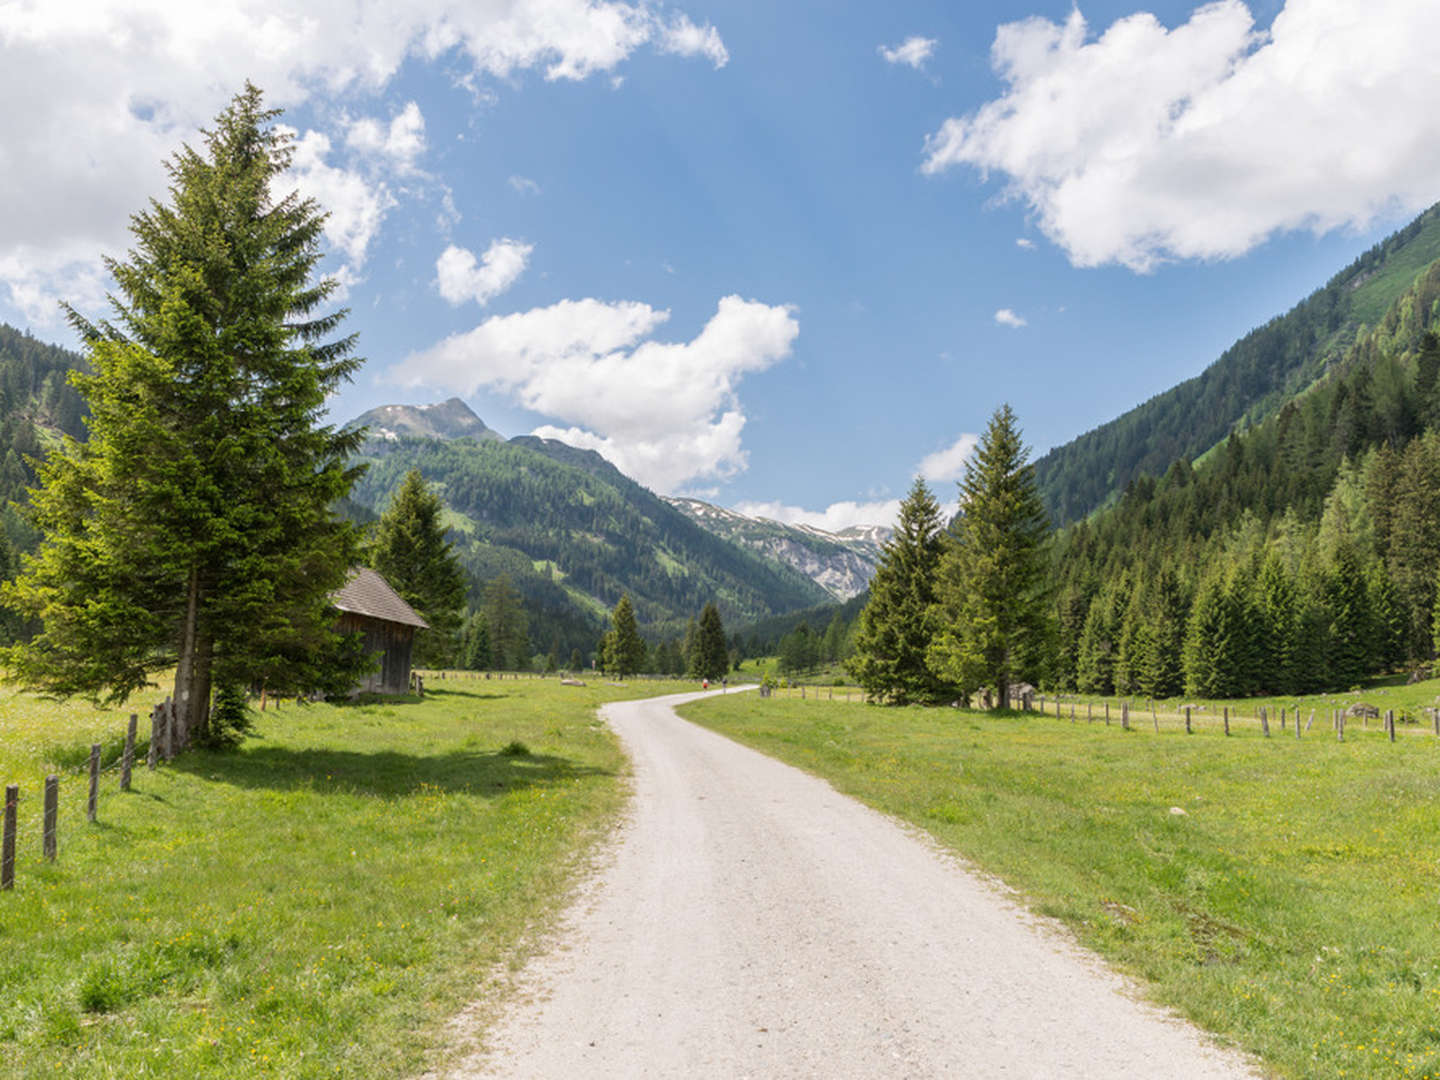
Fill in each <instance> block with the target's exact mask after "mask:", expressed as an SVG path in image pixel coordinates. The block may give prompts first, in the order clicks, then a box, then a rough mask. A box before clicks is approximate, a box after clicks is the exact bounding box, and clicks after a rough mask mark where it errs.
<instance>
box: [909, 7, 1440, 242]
mask: <svg viewBox="0 0 1440 1080" xmlns="http://www.w3.org/2000/svg"><path fill="white" fill-rule="evenodd" d="M1437 39H1440V5H1437V4H1435V3H1433V2H1432V0H1371V2H1370V3H1367V4H1363V5H1360V4H1352V3H1344V2H1341V0H1287V3H1286V4H1285V6H1284V9H1283V10H1282V11H1281V12H1280V13H1279V14H1278V15H1277V16H1276V17H1275V20H1274V22H1273V23H1272V24H1271V26H1270V28H1269V29H1268V30H1257V28H1256V26H1255V22H1254V18H1253V16H1252V15H1251V12H1250V10H1249V9H1248V8H1247V7H1246V6H1245V4H1244V3H1241V2H1240V0H1218V2H1216V3H1210V4H1206V5H1205V6H1203V7H1200V8H1198V9H1197V10H1196V11H1195V12H1194V13H1193V14H1192V15H1191V17H1190V19H1189V20H1188V21H1187V22H1185V23H1184V24H1183V25H1181V26H1178V27H1176V28H1174V29H1167V28H1166V27H1165V26H1163V25H1162V24H1161V23H1160V22H1159V21H1158V20H1157V19H1156V18H1155V17H1154V16H1153V15H1149V14H1145V13H1139V14H1135V15H1130V16H1128V17H1126V18H1123V19H1120V20H1118V21H1116V22H1115V23H1114V24H1113V25H1111V26H1110V27H1109V28H1108V29H1106V30H1105V31H1104V33H1102V34H1100V35H1099V36H1098V37H1092V36H1091V34H1090V32H1089V27H1088V26H1087V24H1086V22H1085V19H1084V17H1083V15H1082V14H1081V13H1080V11H1079V10H1078V9H1077V10H1073V11H1072V12H1071V13H1070V15H1069V17H1068V18H1067V19H1066V20H1065V22H1064V23H1056V22H1052V21H1050V20H1048V19H1044V18H1039V17H1032V18H1029V19H1025V20H1023V21H1021V22H1015V23H1009V24H1007V25H1004V26H1001V27H1000V28H999V30H998V31H997V32H996V36H995V42H994V45H993V47H992V50H991V60H992V63H993V65H994V68H995V71H996V73H997V74H998V75H999V76H1000V78H1001V79H1002V80H1003V81H1004V83H1005V84H1006V90H1005V92H1004V94H1003V95H1002V96H1000V97H999V98H997V99H996V100H993V101H990V102H988V103H986V104H985V105H983V106H981V107H980V108H979V109H977V110H975V111H974V112H972V113H969V114H967V115H965V116H960V117H952V118H950V119H948V120H946V121H945V123H944V124H943V125H942V126H941V127H940V129H939V130H938V131H936V132H934V133H933V134H931V135H930V137H929V138H928V139H927V140H926V143H925V153H924V164H923V170H924V171H925V172H928V173H938V172H943V171H944V170H947V169H951V168H955V167H957V166H970V167H973V168H976V169H978V170H980V171H981V172H982V173H984V174H990V173H995V174H999V175H1001V176H1003V177H1004V178H1005V181H1006V193H1007V194H1008V195H1009V196H1011V197H1013V198H1015V199H1019V200H1021V201H1023V202H1024V203H1026V204H1027V205H1028V206H1029V208H1030V209H1031V210H1032V211H1033V213H1034V215H1035V219H1036V221H1037V223H1038V225H1039V227H1040V229H1041V230H1042V231H1043V232H1044V233H1045V234H1046V236H1048V237H1049V238H1050V239H1052V240H1053V241H1054V242H1055V243H1057V244H1058V245H1060V246H1061V247H1062V248H1063V249H1064V250H1065V252H1066V253H1067V255H1068V256H1069V258H1070V260H1071V261H1072V262H1073V263H1074V264H1076V265H1078V266H1096V265H1100V264H1105V263H1119V264H1121V265H1124V266H1128V267H1130V268H1132V269H1135V270H1138V271H1145V270H1149V269H1151V268H1153V267H1154V266H1156V265H1157V264H1158V263H1160V262H1163V261H1165V260H1167V259H1176V258H1180V259H1187V258H1202V259H1214V258H1228V257H1233V256H1238V255H1241V254H1243V253H1244V252H1246V251H1248V250H1250V249H1251V248H1253V247H1254V246H1256V245H1257V244H1259V243H1261V242H1262V241H1264V240H1265V239H1266V238H1267V237H1269V236H1270V235H1272V234H1274V233H1276V232H1277V231H1284V230H1293V229H1310V230H1313V231H1314V232H1316V233H1321V232H1325V231H1327V230H1330V229H1334V228H1337V227H1342V226H1350V227H1355V228H1363V227H1365V226H1366V225H1368V224H1370V223H1372V222H1373V221H1374V220H1375V219H1376V218H1377V217H1378V216H1380V215H1382V214H1393V213H1396V212H1401V211H1404V212H1410V211H1415V210H1418V209H1419V208H1421V207H1424V206H1427V205H1429V204H1430V203H1431V202H1433V201H1434V200H1435V198H1436V196H1437V194H1440V191H1437V188H1440V182H1437V180H1436V177H1437V176H1440V110H1437V109H1436V108H1435V107H1434V102H1435V100H1436V99H1437V97H1440V65H1436V64H1435V62H1434V55H1433V42H1434V41H1436V40H1437Z"/></svg>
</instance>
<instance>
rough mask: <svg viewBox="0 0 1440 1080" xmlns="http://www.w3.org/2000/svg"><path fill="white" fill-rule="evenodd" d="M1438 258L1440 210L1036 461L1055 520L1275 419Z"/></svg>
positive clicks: (1077, 514) (1078, 514) (1076, 515)
mask: <svg viewBox="0 0 1440 1080" xmlns="http://www.w3.org/2000/svg"><path fill="white" fill-rule="evenodd" d="M1437 258H1440V207H1432V208H1431V209H1430V210H1427V211H1426V212H1425V213H1424V214H1422V215H1421V216H1420V217H1418V218H1417V219H1416V220H1415V221H1413V222H1412V223H1411V224H1410V225H1408V226H1406V228H1404V229H1402V230H1401V231H1399V232H1397V233H1395V234H1394V235H1393V236H1391V237H1390V238H1389V239H1387V240H1385V241H1384V242H1383V243H1380V244H1377V245H1376V246H1375V247H1374V248H1372V249H1371V250H1370V251H1368V252H1366V253H1365V254H1364V255H1362V256H1361V257H1360V258H1358V259H1356V260H1355V262H1353V263H1352V264H1351V265H1350V266H1348V267H1346V268H1345V269H1344V270H1342V271H1341V272H1340V273H1338V274H1336V275H1335V276H1334V277H1333V278H1331V279H1330V281H1329V282H1328V283H1327V284H1326V285H1325V286H1324V287H1322V288H1320V289H1318V290H1316V291H1315V292H1314V293H1313V294H1311V296H1309V297H1308V298H1307V299H1305V300H1304V301H1303V302H1301V303H1300V304H1297V305H1296V306H1295V307H1294V308H1293V309H1291V311H1290V312H1288V313H1287V314H1285V315H1282V316H1279V317H1277V318H1275V319H1272V320H1271V321H1270V322H1268V323H1266V324H1265V325H1264V326H1262V327H1260V328H1258V329H1256V330H1254V331H1252V332H1251V333H1249V334H1247V335H1246V336H1245V337H1244V338H1242V339H1241V340H1240V341H1238V342H1236V343H1235V344H1234V345H1233V346H1231V347H1230V348H1229V349H1228V350H1226V352H1225V353H1224V354H1223V355H1222V356H1221V357H1220V358H1219V359H1218V360H1216V361H1215V363H1213V364H1212V365H1211V366H1210V367H1208V368H1207V369H1206V370H1205V371H1204V372H1202V373H1201V374H1200V375H1198V376H1196V377H1195V378H1193V379H1189V380H1187V381H1185V382H1183V383H1181V384H1180V385H1178V386H1176V387H1174V388H1172V389H1170V390H1167V391H1166V392H1165V393H1163V394H1159V395H1157V396H1155V397H1153V398H1151V399H1150V400H1149V401H1147V402H1145V403H1144V404H1143V405H1138V406H1136V407H1135V408H1133V409H1131V410H1130V411H1129V412H1127V413H1125V414H1124V415H1122V416H1120V417H1117V418H1116V419H1114V420H1111V421H1110V422H1108V423H1106V424H1102V425H1101V426H1099V427H1097V428H1095V429H1094V430H1093V431H1090V432H1087V433H1086V434H1084V435H1082V436H1080V437H1079V438H1078V439H1074V440H1072V441H1071V442H1069V443H1066V444H1065V445H1064V446H1060V447H1056V448H1055V449H1053V450H1051V451H1050V452H1049V453H1047V454H1046V455H1045V456H1044V457H1042V458H1040V459H1039V460H1038V461H1037V462H1036V463H1035V477H1036V481H1037V483H1038V484H1039V487H1040V494H1041V497H1042V498H1043V499H1044V501H1045V506H1046V509H1047V510H1048V511H1049V512H1050V515H1051V518H1052V519H1053V520H1054V522H1055V523H1056V524H1057V525H1064V524H1068V523H1069V522H1072V521H1076V520H1078V519H1080V518H1083V517H1085V516H1086V515H1087V514H1089V513H1090V512H1092V511H1093V510H1095V509H1096V508H1097V507H1099V506H1102V505H1104V504H1105V503H1106V502H1107V501H1108V500H1110V499H1112V498H1113V497H1115V496H1116V495H1117V494H1118V493H1120V492H1122V491H1124V490H1125V489H1126V488H1127V487H1128V486H1129V485H1130V484H1131V482H1132V481H1135V480H1137V479H1139V478H1140V477H1146V476H1149V477H1159V476H1160V475H1161V474H1163V473H1164V472H1165V470H1166V469H1167V468H1168V467H1169V466H1170V464H1171V462H1173V461H1176V460H1178V459H1180V458H1187V459H1191V460H1193V459H1195V458H1197V457H1199V456H1200V455H1201V454H1203V453H1205V452H1206V451H1207V450H1209V449H1210V448H1211V447H1213V446H1214V445H1216V444H1217V443H1219V442H1221V441H1222V440H1224V439H1225V438H1226V437H1227V436H1228V434H1229V433H1230V432H1231V431H1232V430H1233V429H1235V428H1237V426H1238V427H1240V428H1243V427H1246V426H1250V425H1253V424H1255V423H1257V422H1259V421H1261V420H1263V419H1265V418H1266V417H1268V416H1271V415H1273V414H1274V413H1275V412H1276V411H1277V410H1278V409H1279V408H1280V407H1281V406H1282V405H1283V404H1284V403H1285V401H1287V400H1288V399H1289V398H1290V397H1292V396H1293V395H1294V394H1296V393H1298V392H1301V391H1303V390H1304V388H1305V387H1307V386H1309V385H1310V384H1311V383H1312V382H1313V381H1314V380H1315V379H1316V378H1317V377H1319V376H1320V375H1322V374H1323V373H1324V372H1325V371H1326V369H1327V367H1328V366H1330V365H1331V364H1334V363H1336V362H1338V361H1339V360H1341V359H1342V358H1343V357H1345V356H1346V355H1347V353H1348V351H1349V350H1350V349H1351V348H1352V346H1354V345H1355V343H1356V341H1357V340H1359V339H1360V338H1363V337H1364V336H1365V333H1366V328H1368V327H1372V326H1374V325H1375V324H1376V323H1377V322H1378V321H1379V320H1380V319H1382V318H1383V317H1384V316H1385V314H1386V312H1387V311H1388V310H1389V309H1390V307H1391V305H1392V304H1393V303H1394V302H1395V301H1396V299H1397V298H1398V297H1400V296H1401V295H1402V294H1403V293H1405V291H1406V290H1407V289H1408V288H1409V287H1410V285H1411V283H1412V282H1413V281H1414V279H1415V276H1416V275H1417V274H1418V273H1420V272H1422V271H1423V270H1424V269H1425V268H1426V267H1427V266H1428V265H1429V264H1430V263H1431V262H1433V261H1434V260H1435V259H1437Z"/></svg>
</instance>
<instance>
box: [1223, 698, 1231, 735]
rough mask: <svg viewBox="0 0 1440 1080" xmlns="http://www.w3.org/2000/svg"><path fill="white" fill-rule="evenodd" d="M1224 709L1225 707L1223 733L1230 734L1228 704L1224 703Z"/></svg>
mask: <svg viewBox="0 0 1440 1080" xmlns="http://www.w3.org/2000/svg"><path fill="white" fill-rule="evenodd" d="M1224 709H1225V734H1226V735H1229V734H1230V706H1229V705H1226V706H1224Z"/></svg>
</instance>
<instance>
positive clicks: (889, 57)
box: [880, 34, 940, 71]
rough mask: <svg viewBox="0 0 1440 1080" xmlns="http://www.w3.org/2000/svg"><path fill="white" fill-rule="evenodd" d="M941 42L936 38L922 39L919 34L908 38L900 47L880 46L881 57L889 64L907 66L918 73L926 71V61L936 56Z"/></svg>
mask: <svg viewBox="0 0 1440 1080" xmlns="http://www.w3.org/2000/svg"><path fill="white" fill-rule="evenodd" d="M938 44H940V42H939V41H938V40H937V39H935V38H927V37H920V36H919V35H918V34H917V35H915V36H913V37H908V38H906V39H905V40H904V41H902V42H901V43H900V44H899V45H896V46H894V47H893V48H891V47H889V46H885V45H881V46H880V55H881V56H883V57H884V58H885V62H886V63H889V64H905V65H906V66H908V67H912V68H914V69H915V70H916V71H923V70H924V69H925V61H926V60H929V59H930V57H932V56H933V55H935V46H936V45H938Z"/></svg>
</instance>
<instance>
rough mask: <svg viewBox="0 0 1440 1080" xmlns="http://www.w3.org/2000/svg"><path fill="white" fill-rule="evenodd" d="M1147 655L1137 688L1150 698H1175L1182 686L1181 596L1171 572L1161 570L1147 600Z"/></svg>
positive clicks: (1183, 611)
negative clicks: (1148, 625)
mask: <svg viewBox="0 0 1440 1080" xmlns="http://www.w3.org/2000/svg"><path fill="white" fill-rule="evenodd" d="M1149 613H1150V614H1149V624H1150V627H1151V632H1150V635H1149V638H1150V640H1149V650H1148V655H1147V657H1146V659H1145V660H1144V662H1143V663H1142V665H1141V673H1140V690H1141V692H1142V693H1144V694H1146V695H1148V696H1149V697H1152V698H1168V697H1175V696H1176V695H1177V694H1179V693H1180V692H1181V690H1183V689H1184V686H1185V669H1184V663H1183V655H1184V648H1185V615H1186V612H1185V597H1184V595H1183V594H1182V593H1181V591H1180V583H1179V581H1177V580H1176V578H1175V574H1174V572H1173V571H1171V570H1169V569H1166V570H1163V571H1161V573H1160V576H1159V577H1158V578H1157V579H1156V582H1155V586H1154V589H1153V591H1152V593H1151V596H1150V603H1149Z"/></svg>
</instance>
